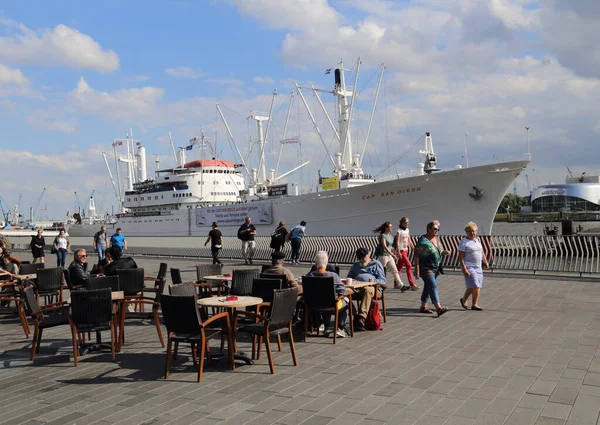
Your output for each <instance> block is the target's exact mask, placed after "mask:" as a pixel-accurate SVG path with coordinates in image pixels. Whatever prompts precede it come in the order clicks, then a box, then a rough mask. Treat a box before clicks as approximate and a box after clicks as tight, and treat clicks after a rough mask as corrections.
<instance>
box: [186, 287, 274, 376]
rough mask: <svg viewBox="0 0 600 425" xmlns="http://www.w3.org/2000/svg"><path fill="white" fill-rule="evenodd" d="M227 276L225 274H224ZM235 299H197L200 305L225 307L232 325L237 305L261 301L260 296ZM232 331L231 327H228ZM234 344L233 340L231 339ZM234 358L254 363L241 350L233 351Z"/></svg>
mask: <svg viewBox="0 0 600 425" xmlns="http://www.w3.org/2000/svg"><path fill="white" fill-rule="evenodd" d="M209 277H211V276H205V277H204V279H207V278H209ZM226 277H227V276H226ZM237 298H238V299H237V300H236V301H227V297H208V298H201V299H199V300H198V305H199V306H200V307H218V308H226V309H227V312H228V313H229V324H230V326H232V327H233V317H234V315H235V310H236V309H237V308H239V307H250V306H253V305H258V304H261V303H262V302H263V300H262V298H258V297H247V296H239V297H237ZM230 331H231V332H233V329H230ZM233 344H234V346H235V341H233ZM233 357H234V359H237V360H242V361H244V362H246V364H254V360H252V359H251V358H250V357H248V356H247V355H246V354H244V353H242V352H237V351H236V352H235V353H234V355H233Z"/></svg>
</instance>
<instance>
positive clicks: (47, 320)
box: [24, 286, 70, 361]
mask: <svg viewBox="0 0 600 425" xmlns="http://www.w3.org/2000/svg"><path fill="white" fill-rule="evenodd" d="M24 294H25V302H26V304H27V308H28V310H29V315H30V316H31V319H32V320H33V341H32V342H31V355H30V357H29V358H30V359H31V360H32V361H33V358H34V356H35V353H39V352H40V345H41V342H42V333H43V332H44V329H49V328H54V327H56V326H61V325H69V309H70V307H69V305H68V304H67V303H65V302H60V303H57V304H48V305H45V306H44V307H40V304H39V303H38V299H37V296H36V294H35V291H34V288H33V286H28V287H27V288H25V290H24ZM50 313H53V314H50Z"/></svg>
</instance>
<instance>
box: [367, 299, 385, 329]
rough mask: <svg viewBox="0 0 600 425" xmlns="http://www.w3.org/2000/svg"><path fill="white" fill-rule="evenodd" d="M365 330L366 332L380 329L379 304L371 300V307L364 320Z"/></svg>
mask: <svg viewBox="0 0 600 425" xmlns="http://www.w3.org/2000/svg"><path fill="white" fill-rule="evenodd" d="M365 329H366V330H368V331H378V330H380V329H381V314H380V313H379V303H378V302H377V301H375V300H371V307H370V308H369V312H368V313H367V318H366V319H365Z"/></svg>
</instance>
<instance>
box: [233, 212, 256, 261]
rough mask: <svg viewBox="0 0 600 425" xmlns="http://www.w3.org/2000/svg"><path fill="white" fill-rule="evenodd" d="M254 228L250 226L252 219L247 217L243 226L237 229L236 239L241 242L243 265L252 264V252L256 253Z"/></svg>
mask: <svg viewBox="0 0 600 425" xmlns="http://www.w3.org/2000/svg"><path fill="white" fill-rule="evenodd" d="M255 236H256V227H254V225H253V224H252V217H250V216H248V217H246V219H245V220H244V224H242V225H241V226H240V228H239V229H238V234H237V237H238V239H240V240H241V241H242V257H243V258H244V264H252V259H253V258H254V252H255V251H256V242H255V241H254V237H255Z"/></svg>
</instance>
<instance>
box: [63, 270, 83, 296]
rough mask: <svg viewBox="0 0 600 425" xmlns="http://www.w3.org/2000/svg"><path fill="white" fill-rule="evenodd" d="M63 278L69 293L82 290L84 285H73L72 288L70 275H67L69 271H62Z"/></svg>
mask: <svg viewBox="0 0 600 425" xmlns="http://www.w3.org/2000/svg"><path fill="white" fill-rule="evenodd" d="M63 277H64V279H65V283H66V285H67V288H69V292H73V291H76V290H77V289H79V288H84V287H85V285H75V286H73V284H72V283H71V275H70V274H69V270H68V269H64V270H63Z"/></svg>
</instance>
